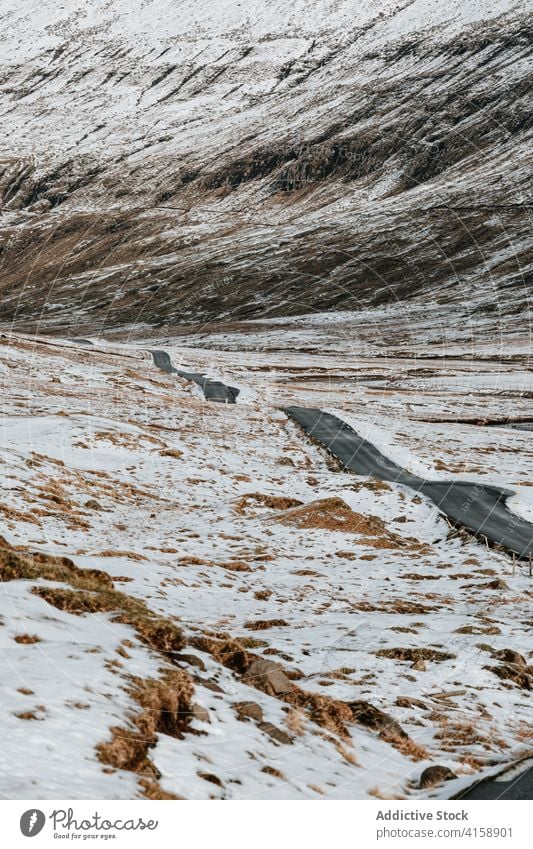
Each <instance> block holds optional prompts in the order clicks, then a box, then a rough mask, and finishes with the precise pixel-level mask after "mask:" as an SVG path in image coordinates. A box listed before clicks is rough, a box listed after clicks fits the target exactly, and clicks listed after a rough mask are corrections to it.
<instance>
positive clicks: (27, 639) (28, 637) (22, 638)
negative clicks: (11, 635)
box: [15, 634, 41, 646]
mask: <svg viewBox="0 0 533 849" xmlns="http://www.w3.org/2000/svg"><path fill="white" fill-rule="evenodd" d="M15 642H16V643H19V644H20V645H23V646H29V645H32V644H33V643H40V642H41V638H40V637H38V636H37V634H17V636H16V637H15Z"/></svg>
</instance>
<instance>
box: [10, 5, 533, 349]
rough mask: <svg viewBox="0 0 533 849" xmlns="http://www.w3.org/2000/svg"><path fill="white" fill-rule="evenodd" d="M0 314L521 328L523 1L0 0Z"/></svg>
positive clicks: (50, 322) (28, 318) (33, 322)
mask: <svg viewBox="0 0 533 849" xmlns="http://www.w3.org/2000/svg"><path fill="white" fill-rule="evenodd" d="M2 8H3V10H2V11H1V12H0V26H1V27H2V30H3V44H2V48H1V53H0V91H1V96H0V117H1V120H2V126H3V129H4V143H3V149H2V153H1V161H0V198H1V217H0V225H1V226H0V251H1V254H0V298H1V308H0V319H1V320H2V321H3V322H4V323H7V322H15V323H16V325H17V326H18V327H23V328H24V327H25V328H29V327H37V326H39V327H41V328H45V329H47V330H54V329H55V330H57V329H61V330H62V331H65V330H68V329H69V328H70V329H74V328H75V329H76V330H77V331H83V332H89V331H93V332H99V333H104V332H106V331H111V330H112V329H115V328H119V327H122V328H124V327H126V328H127V327H129V326H136V325H138V324H139V322H142V323H143V324H146V325H155V326H156V327H163V326H167V325H179V324H183V323H198V322H204V321H210V322H212V321H218V320H225V321H227V320H228V319H232V320H234V319H250V318H251V319H257V318H262V319H264V318H268V317H272V316H285V315H299V314H302V313H309V312H314V311H316V310H320V311H331V310H354V309H358V308H359V307H360V306H361V305H373V306H376V305H381V304H385V303H386V304H394V303H398V304H400V305H401V304H402V303H404V302H405V300H406V299H407V300H410V301H413V302H416V301H419V300H420V299H423V300H424V302H425V304H426V306H427V305H428V304H435V305H436V306H437V307H438V308H439V309H441V308H442V306H443V305H444V306H446V308H447V314H446V317H445V319H444V320H445V322H447V323H448V324H449V325H450V326H453V325H455V324H456V323H457V320H458V318H459V319H460V320H461V321H462V320H464V319H466V320H468V321H474V322H476V321H477V320H478V319H480V318H482V319H484V320H486V319H490V320H491V321H492V323H493V325H494V327H501V326H503V327H504V328H505V327H507V326H509V325H510V324H512V325H513V326H514V327H516V323H517V321H521V320H522V319H524V318H526V319H527V313H528V301H527V297H528V286H530V284H531V183H530V179H531V177H530V175H531V170H530V169H531V152H530V151H531V127H532V119H531V110H530V109H529V107H528V102H527V99H528V94H529V91H530V89H529V83H528V70H529V67H530V63H531V24H530V15H529V13H530V12H531V4H530V3H529V2H512V0H508V1H507V0H506V2H503V1H502V0H492V1H491V2H490V3H489V4H487V3H485V2H479V0H465V2H458V0H454V2H449V3H446V4H442V3H439V2H437V0H410V2H409V0H408V2H404V3H396V2H392V0H374V2H371V3H365V4H361V3H359V2H353V0H352V2H349V0H344V2H333V0H324V2H311V3H309V2H307V3H303V2H296V0H276V2H270V3H268V4H260V3H255V2H248V3H237V2H236V1H235V0H226V2H223V3H217V4H214V3H212V2H209V0H202V2H197V3H195V4H192V5H191V4H190V3H185V2H183V0H174V2H170V0H151V2H140V0H136V2H134V3H131V2H127V3H126V2H125V0H111V1H110V2H106V3H100V2H98V3H96V2H81V0H76V2H70V3H68V4H66V5H65V6H58V5H57V4H56V3H54V2H52V0H45V2H42V3H40V4H39V11H38V12H37V11H36V9H35V6H34V4H33V3H30V2H29V0H25V2H19V3H17V4H15V3H11V2H10V3H7V4H4V5H3V7H2Z"/></svg>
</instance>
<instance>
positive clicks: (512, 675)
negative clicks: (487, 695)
mask: <svg viewBox="0 0 533 849" xmlns="http://www.w3.org/2000/svg"><path fill="white" fill-rule="evenodd" d="M485 669H489V670H490V671H491V672H493V673H494V675H497V676H498V678H500V679H501V680H502V681H512V682H513V684H516V686H517V687H520V689H521V690H533V666H522V665H519V664H515V663H502V664H501V666H485Z"/></svg>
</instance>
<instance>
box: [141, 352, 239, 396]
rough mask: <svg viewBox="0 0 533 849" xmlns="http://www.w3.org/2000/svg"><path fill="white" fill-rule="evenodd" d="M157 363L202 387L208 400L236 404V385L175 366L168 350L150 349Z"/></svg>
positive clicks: (164, 369)
mask: <svg viewBox="0 0 533 849" xmlns="http://www.w3.org/2000/svg"><path fill="white" fill-rule="evenodd" d="M150 353H151V355H152V357H153V358H154V363H155V365H156V366H157V367H158V368H159V369H161V371H164V372H166V373H167V374H177V375H179V377H183V378H184V379H185V380H192V381H194V383H196V384H198V386H200V387H201V389H202V391H203V393H204V397H205V399H206V400H207V401H217V402H218V403H220V404H235V402H236V400H237V395H238V394H239V390H238V389H237V388H236V387H235V386H226V384H225V383H221V382H220V380H210V379H209V378H208V377H206V376H205V375H204V374H200V372H193V371H182V370H181V369H177V368H174V366H173V365H172V363H171V361H170V357H169V355H168V354H167V352H166V351H150Z"/></svg>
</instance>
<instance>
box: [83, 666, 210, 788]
mask: <svg viewBox="0 0 533 849" xmlns="http://www.w3.org/2000/svg"><path fill="white" fill-rule="evenodd" d="M127 689H128V692H129V693H130V695H131V696H132V698H133V699H134V700H135V701H136V702H137V704H138V705H139V707H140V708H141V710H140V711H139V712H138V713H135V714H132V715H130V716H129V717H128V719H129V722H130V727H128V728H120V727H118V726H115V727H113V728H111V729H110V731H111V739H110V740H109V741H107V742H105V743H99V744H98V746H97V747H96V751H97V755H98V759H99V760H100V761H101V762H102V763H105V764H108V765H109V766H111V767H113V768H114V769H124V770H128V771H129V772H135V773H138V774H141V775H144V776H148V779H147V782H148V783H147V784H146V783H143V784H142V785H141V786H142V787H143V789H144V790H145V792H146V791H148V793H149V794H150V795H149V796H148V798H176V797H173V796H171V795H168V794H164V795H163V796H160V795H157V794H158V793H159V791H160V788H159V789H158V785H157V784H156V782H157V780H158V779H159V778H160V777H161V775H160V773H159V772H158V770H157V769H156V767H155V766H154V764H153V763H152V761H151V760H150V758H149V756H148V753H149V750H150V749H151V748H153V747H154V746H155V744H156V742H157V735H158V734H167V735H169V736H170V737H176V738H178V739H182V738H183V736H184V734H185V732H186V731H187V730H188V727H189V724H190V722H191V718H192V712H191V701H192V696H193V693H194V687H193V684H192V681H191V679H190V677H189V676H188V675H187V673H186V672H184V671H183V670H181V669H179V670H168V671H167V672H165V673H164V674H163V676H162V677H161V678H159V679H152V678H132V679H131V685H130V686H129V687H128V688H127ZM161 793H163V791H161Z"/></svg>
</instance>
